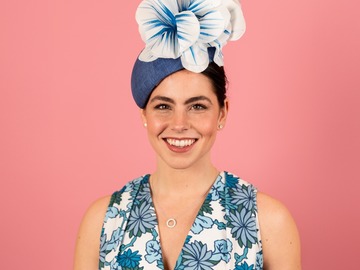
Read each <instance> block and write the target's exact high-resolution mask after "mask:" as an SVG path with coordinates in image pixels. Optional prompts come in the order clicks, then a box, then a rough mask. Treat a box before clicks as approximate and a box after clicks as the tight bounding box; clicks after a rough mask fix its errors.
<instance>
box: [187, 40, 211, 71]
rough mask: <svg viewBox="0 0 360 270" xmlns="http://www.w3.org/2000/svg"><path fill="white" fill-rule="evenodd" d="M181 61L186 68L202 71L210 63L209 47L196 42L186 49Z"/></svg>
mask: <svg viewBox="0 0 360 270" xmlns="http://www.w3.org/2000/svg"><path fill="white" fill-rule="evenodd" d="M181 63H182V65H183V67H184V68H186V69H187V70H190V71H192V72H196V73H199V72H202V71H204V70H205V69H206V68H207V66H208V65H209V55H208V52H207V47H206V46H204V45H203V44H199V43H196V44H194V45H193V46H191V47H190V48H189V49H187V50H186V51H184V53H183V54H182V56H181Z"/></svg>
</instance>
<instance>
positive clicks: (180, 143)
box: [165, 139, 196, 148]
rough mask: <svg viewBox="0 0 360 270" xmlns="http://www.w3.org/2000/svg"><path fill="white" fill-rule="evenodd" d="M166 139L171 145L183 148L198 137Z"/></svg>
mask: <svg viewBox="0 0 360 270" xmlns="http://www.w3.org/2000/svg"><path fill="white" fill-rule="evenodd" d="M165 141H166V142H167V143H168V144H170V145H171V146H176V147H179V148H183V147H187V146H190V145H192V144H193V143H194V142H195V141H196V139H165Z"/></svg>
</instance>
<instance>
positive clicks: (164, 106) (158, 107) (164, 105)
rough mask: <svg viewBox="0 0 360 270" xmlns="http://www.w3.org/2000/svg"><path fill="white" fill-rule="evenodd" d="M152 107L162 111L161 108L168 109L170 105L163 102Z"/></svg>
mask: <svg viewBox="0 0 360 270" xmlns="http://www.w3.org/2000/svg"><path fill="white" fill-rule="evenodd" d="M154 109H156V110H160V111H163V110H170V109H171V107H170V106H169V105H168V104H163V103H161V104H158V105H156V106H155V107H154Z"/></svg>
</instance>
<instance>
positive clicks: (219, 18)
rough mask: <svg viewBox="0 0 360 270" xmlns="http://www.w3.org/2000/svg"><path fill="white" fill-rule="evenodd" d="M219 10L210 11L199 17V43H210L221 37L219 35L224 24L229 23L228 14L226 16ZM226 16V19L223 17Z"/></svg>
mask: <svg viewBox="0 0 360 270" xmlns="http://www.w3.org/2000/svg"><path fill="white" fill-rule="evenodd" d="M220 10H221V9H220ZM220 10H212V11H209V12H207V13H206V14H204V15H203V16H201V17H199V22H200V36H199V42H202V43H208V42H211V41H213V40H215V39H216V38H217V37H218V36H219V35H221V33H222V32H223V31H224V29H225V26H226V24H225V22H226V21H229V19H230V18H229V17H230V14H229V13H227V14H226V13H224V12H221V11H220ZM225 11H226V10H225ZM226 15H227V18H226V17H225V16H226Z"/></svg>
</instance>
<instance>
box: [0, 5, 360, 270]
mask: <svg viewBox="0 0 360 270" xmlns="http://www.w3.org/2000/svg"><path fill="white" fill-rule="evenodd" d="M137 4H138V1H119V0H116V1H115V0H107V1H94V0H87V1H84V0H77V1H69V0H62V1H60V0H59V1H45V0H33V1H16V0H15V1H1V3H0V91H1V92H0V121H1V126H0V127H1V133H0V136H1V140H0V179H1V186H0V187H1V189H0V190H1V202H2V203H1V213H2V218H1V223H0V224H1V225H0V226H1V232H2V237H1V252H0V254H1V269H23V268H24V267H25V268H26V269H44V270H45V269H46V270H49V269H51V270H64V269H71V266H72V258H73V251H74V243H75V237H76V232H77V228H78V225H79V223H80V220H81V216H82V214H83V213H84V211H85V209H86V208H87V206H88V205H89V204H90V202H92V201H93V200H94V199H95V198H98V197H100V196H103V195H105V194H109V193H111V192H112V191H114V190H116V189H119V188H120V187H121V186H122V185H123V184H124V183H125V182H126V181H128V180H130V179H132V178H134V177H136V176H139V175H140V174H143V173H146V172H150V171H151V168H153V167H154V158H153V154H152V151H151V149H150V146H149V145H148V142H147V138H146V135H145V130H144V129H143V128H142V126H141V122H140V120H139V119H140V118H139V116H138V110H137V108H136V107H135V105H134V103H133V101H132V98H131V95H130V88H129V76H130V71H131V67H132V63H133V61H134V60H135V57H136V56H137V54H138V53H139V52H140V49H141V48H142V46H143V44H142V42H141V41H140V38H139V35H138V33H137V25H136V23H135V20H134V12H135V8H136V6H137ZM243 8H244V12H245V16H246V19H247V24H248V30H247V33H246V34H245V36H244V38H243V39H242V40H241V41H239V42H236V43H232V44H229V45H228V47H227V48H226V50H225V57H226V58H225V61H226V68H227V71H228V76H229V79H230V81H231V83H230V93H229V95H230V98H231V113H230V116H229V121H228V124H227V126H226V128H225V130H224V131H223V132H222V133H221V134H220V135H219V137H218V141H217V144H216V146H215V149H214V161H215V162H216V163H217V164H218V165H219V168H221V169H227V170H230V171H232V172H235V173H237V174H238V175H240V176H241V177H243V178H244V179H246V180H248V181H251V182H253V183H254V184H255V185H257V186H258V187H259V188H260V189H261V190H262V191H264V192H266V193H269V194H272V195H273V196H275V197H277V198H279V199H280V200H282V201H283V202H284V203H285V204H286V205H287V206H288V208H289V209H290V210H291V212H292V213H293V215H294V218H295V220H296V221H297V224H298V227H299V230H300V233H301V238H302V249H303V266H304V269H356V268H358V263H357V258H358V251H359V247H358V244H359V242H360V232H359V228H360V207H359V205H360V198H359V196H358V194H359V180H360V172H359V163H360V162H359V161H360V154H359V153H360V142H359V138H360V124H359V117H360V95H359V91H360V79H359V78H360V76H359V65H360V50H359V48H360V21H359V14H358V12H359V9H360V5H359V4H358V1H356V0H349V1H342V2H341V1H340V2H339V1H334V0H317V1H311V0H305V1H285V0H280V1H271V2H270V1H249V0H246V1H243Z"/></svg>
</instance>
